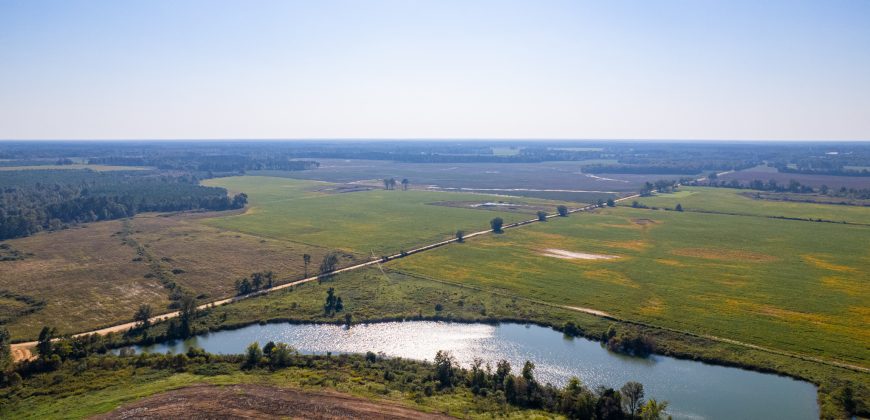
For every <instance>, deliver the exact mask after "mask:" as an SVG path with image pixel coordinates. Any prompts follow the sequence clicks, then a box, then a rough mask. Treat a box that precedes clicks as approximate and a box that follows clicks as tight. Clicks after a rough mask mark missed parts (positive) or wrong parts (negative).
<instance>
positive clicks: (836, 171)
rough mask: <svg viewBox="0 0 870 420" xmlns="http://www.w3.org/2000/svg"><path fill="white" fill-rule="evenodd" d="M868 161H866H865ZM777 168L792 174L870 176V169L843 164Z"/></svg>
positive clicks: (781, 166) (780, 166) (783, 166)
mask: <svg viewBox="0 0 870 420" xmlns="http://www.w3.org/2000/svg"><path fill="white" fill-rule="evenodd" d="M865 163H866V162H865ZM776 169H777V170H778V171H779V172H783V173H790V174H808V175H832V176H870V170H867V169H866V168H865V169H861V170H855V169H846V168H845V167H843V166H840V167H835V168H818V167H816V168H814V167H801V166H798V167H796V168H792V167H790V166H788V165H777V166H776Z"/></svg>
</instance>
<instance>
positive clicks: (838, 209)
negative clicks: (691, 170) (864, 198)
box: [620, 187, 870, 224]
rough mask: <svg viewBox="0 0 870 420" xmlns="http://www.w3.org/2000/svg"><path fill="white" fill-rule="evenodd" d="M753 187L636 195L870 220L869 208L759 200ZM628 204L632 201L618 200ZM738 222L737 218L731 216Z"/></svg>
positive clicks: (655, 200)
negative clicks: (747, 188)
mask: <svg viewBox="0 0 870 420" xmlns="http://www.w3.org/2000/svg"><path fill="white" fill-rule="evenodd" d="M753 192H754V191H753V190H740V189H733V188H709V187H680V189H679V191H677V192H675V193H668V194H656V195H654V196H652V197H642V198H638V199H636V200H637V201H638V202H639V203H641V204H643V205H645V206H649V207H659V208H668V209H673V208H674V207H676V206H677V204H681V205H682V206H683V210H684V211H703V212H717V213H729V214H739V215H748V216H762V217H789V218H799V219H812V220H817V219H822V220H826V221H833V222H843V221H846V222H849V223H862V224H870V209H867V208H862V207H858V206H843V205H836V204H816V203H799V202H784V201H773V200H760V199H754V198H752V197H751V195H752V193H753ZM620 204H621V205H623V206H630V205H631V201H629V200H626V201H622V202H621V203H620ZM734 220H735V223H739V220H740V219H734Z"/></svg>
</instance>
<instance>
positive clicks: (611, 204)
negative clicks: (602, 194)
mask: <svg viewBox="0 0 870 420" xmlns="http://www.w3.org/2000/svg"><path fill="white" fill-rule="evenodd" d="M614 206H616V203H615V202H614V201H613V199H612V198H608V199H607V207H614Z"/></svg>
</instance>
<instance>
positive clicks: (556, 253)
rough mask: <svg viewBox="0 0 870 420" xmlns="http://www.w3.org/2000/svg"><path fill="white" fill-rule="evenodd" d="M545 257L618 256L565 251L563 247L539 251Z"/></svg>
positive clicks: (594, 258)
mask: <svg viewBox="0 0 870 420" xmlns="http://www.w3.org/2000/svg"><path fill="white" fill-rule="evenodd" d="M541 255H543V256H545V257H553V258H560V259H564V260H612V259H616V258H619V257H617V256H616V255H605V254H589V253H585V252H573V251H566V250H564V249H556V248H548V249H545V250H544V251H543V252H541Z"/></svg>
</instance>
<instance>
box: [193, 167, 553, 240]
mask: <svg viewBox="0 0 870 420" xmlns="http://www.w3.org/2000/svg"><path fill="white" fill-rule="evenodd" d="M205 184H206V185H211V186H219V187H224V188H226V189H228V190H229V191H232V192H239V191H241V192H245V193H246V194H248V201H249V204H250V207H249V208H248V210H247V211H246V212H245V213H244V214H241V215H236V216H227V217H218V218H213V219H208V220H205V221H204V223H206V224H208V225H210V226H214V227H219V228H222V229H226V230H232V231H239V232H244V233H249V234H253V235H257V236H262V237H267V238H274V239H282V240H289V241H294V242H300V243H306V244H312V245H318V246H323V247H330V248H336V249H342V250H345V251H348V252H352V253H356V254H358V255H371V254H372V253H374V254H375V255H377V256H381V255H386V254H391V253H397V252H399V251H400V250H403V249H405V250H408V249H412V248H414V247H416V246H420V245H426V244H429V243H432V242H437V241H441V240H444V239H449V238H451V237H452V236H453V234H454V233H455V232H456V230H460V229H461V230H464V231H466V232H474V231H479V230H485V229H488V228H489V221H490V220H491V219H492V218H494V217H501V218H503V219H504V221H505V223H511V222H516V221H520V220H527V219H529V218H532V217H534V216H532V215H529V214H522V213H516V212H505V211H488V210H477V209H468V208H455V207H446V206H436V205H431V203H436V202H444V201H467V202H486V201H497V200H505V199H506V198H504V197H497V196H491V195H480V194H462V193H448V192H430V191H415V190H409V191H399V190H394V191H386V190H371V191H362V192H353V193H325V192H317V191H315V190H317V189H318V188H324V187H325V186H328V185H329V184H326V183H322V182H314V181H299V180H294V179H289V178H271V177H252V176H246V177H232V178H218V179H211V180H208V181H207V182H206V183H205ZM511 201H514V202H515V201H517V200H513V199H511ZM523 201H526V202H533V203H540V202H542V201H540V200H534V199H523ZM555 206H556V204H555V203H554V204H553V205H552V208H553V210H552V211H551V212H554V211H555Z"/></svg>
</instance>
